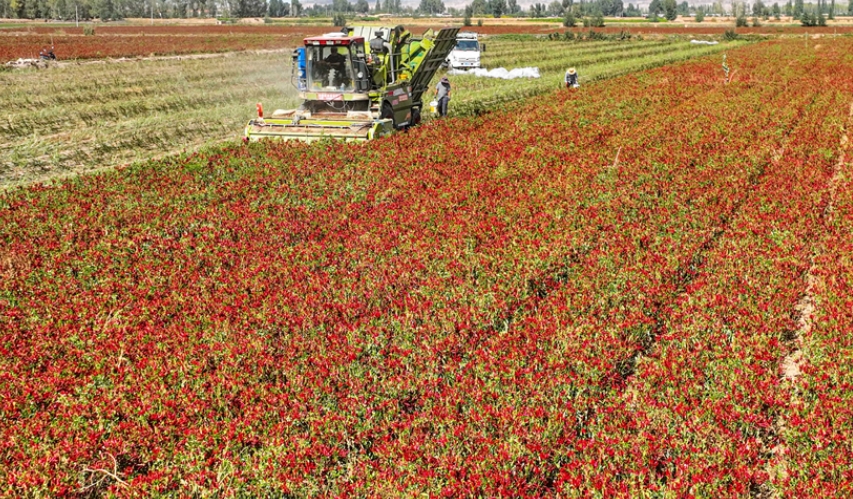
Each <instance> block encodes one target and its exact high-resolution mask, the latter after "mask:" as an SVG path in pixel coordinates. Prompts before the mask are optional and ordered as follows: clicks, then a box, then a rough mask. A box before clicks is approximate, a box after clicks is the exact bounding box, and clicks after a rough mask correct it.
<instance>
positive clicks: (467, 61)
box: [447, 32, 485, 69]
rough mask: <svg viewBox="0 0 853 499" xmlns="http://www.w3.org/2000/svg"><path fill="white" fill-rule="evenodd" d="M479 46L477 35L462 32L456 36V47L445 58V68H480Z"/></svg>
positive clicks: (483, 47)
mask: <svg viewBox="0 0 853 499" xmlns="http://www.w3.org/2000/svg"><path fill="white" fill-rule="evenodd" d="M481 48H482V49H485V46H482V47H481V45H480V41H479V40H478V39H477V33H471V32H462V33H459V34H457V35H456V46H455V47H454V48H453V50H451V51H450V54H449V55H448V56H447V66H448V67H449V68H451V69H474V68H479V67H480V50H481Z"/></svg>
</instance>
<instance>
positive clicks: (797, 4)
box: [792, 0, 804, 19]
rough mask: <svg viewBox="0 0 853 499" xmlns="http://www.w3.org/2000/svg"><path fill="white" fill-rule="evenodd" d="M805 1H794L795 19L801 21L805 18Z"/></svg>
mask: <svg viewBox="0 0 853 499" xmlns="http://www.w3.org/2000/svg"><path fill="white" fill-rule="evenodd" d="M803 10H804V9H803V0H794V12H793V14H792V15H793V17H794V19H800V18H802V16H803Z"/></svg>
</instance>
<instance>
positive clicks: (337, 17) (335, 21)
mask: <svg viewBox="0 0 853 499" xmlns="http://www.w3.org/2000/svg"><path fill="white" fill-rule="evenodd" d="M332 25H333V26H339V27H343V26H346V25H347V18H346V16H345V15H343V13H341V12H336V13H335V14H334V15H333V16H332Z"/></svg>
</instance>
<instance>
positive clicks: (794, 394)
mask: <svg viewBox="0 0 853 499" xmlns="http://www.w3.org/2000/svg"><path fill="white" fill-rule="evenodd" d="M844 69H845V70H847V71H844V72H840V73H839V74H838V75H837V76H838V78H839V81H837V82H833V83H834V85H833V88H834V89H836V91H837V92H838V95H837V102H836V104H837V106H836V109H835V112H834V113H833V114H832V116H831V119H829V120H827V124H826V126H828V127H834V128H835V130H836V131H837V130H840V131H841V133H840V134H839V135H840V136H839V135H836V138H837V139H838V143H837V144H826V145H823V147H819V146H818V145H817V144H815V145H814V146H812V147H813V148H816V147H815V146H818V147H819V148H818V151H826V150H827V149H830V148H833V146H836V147H837V149H838V152H839V154H837V155H836V156H834V157H833V158H832V160H833V162H834V164H833V176H832V179H831V180H830V181H829V183H828V184H829V187H828V189H826V191H825V194H824V199H823V201H824V209H823V210H822V212H821V213H820V214H821V217H820V219H819V220H817V221H816V222H815V223H816V225H818V226H819V227H820V228H821V229H822V230H823V232H822V234H820V236H821V237H819V238H818V239H816V242H815V244H813V245H812V246H811V248H812V261H811V268H810V269H809V271H808V275H807V279H808V284H809V290H808V291H809V293H808V294H807V295H806V296H805V297H804V298H803V300H804V302H803V304H804V306H803V307H802V311H803V312H802V324H801V325H800V327H799V333H800V334H799V337H798V338H797V345H798V346H799V350H800V353H801V356H800V359H798V362H796V364H797V366H798V368H797V369H796V370H795V372H796V373H797V374H798V376H797V377H795V378H793V379H792V380H791V381H790V383H789V384H788V389H789V391H790V393H791V399H792V401H791V409H792V414H791V415H790V416H789V417H788V418H787V420H786V424H785V426H784V428H783V429H784V431H783V434H784V436H785V440H786V444H787V445H786V446H785V447H782V448H781V451H780V452H779V454H780V458H779V459H778V463H777V469H778V475H779V479H780V481H782V482H783V483H784V484H785V485H786V487H785V489H786V490H787V491H788V495H787V496H788V497H807V496H808V497H818V496H826V497H845V496H849V495H850V494H851V493H853V474H851V471H850V470H851V469H853V452H851V447H850V444H849V443H850V435H851V431H853V417H851V405H850V395H849V393H850V387H851V384H853V368H851V366H853V363H851V359H853V357H852V356H851V352H853V345H851V340H850V335H849V332H850V331H853V313H851V311H853V302H851V297H853V289H851V282H853V261H851V257H850V255H851V254H853V253H851V250H853V247H851V239H850V234H851V229H853V198H852V197H851V192H853V191H851V179H852V178H853V177H851V166H853V155H852V154H851V149H850V134H851V132H853V102H851V98H850V95H851V90H853V89H851V86H850V82H851V79H850V72H849V68H847V67H844Z"/></svg>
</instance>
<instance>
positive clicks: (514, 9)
mask: <svg viewBox="0 0 853 499" xmlns="http://www.w3.org/2000/svg"><path fill="white" fill-rule="evenodd" d="M506 8H507V13H508V14H510V15H513V16H514V15H516V14H518V13H519V12H520V11H521V6H520V5H518V0H509V1H508V2H507V4H506Z"/></svg>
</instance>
